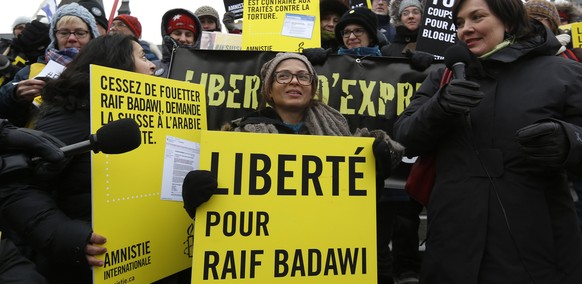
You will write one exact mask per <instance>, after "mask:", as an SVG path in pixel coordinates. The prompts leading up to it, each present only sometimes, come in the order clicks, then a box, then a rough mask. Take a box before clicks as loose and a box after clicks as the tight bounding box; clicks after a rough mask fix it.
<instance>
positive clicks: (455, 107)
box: [438, 79, 485, 114]
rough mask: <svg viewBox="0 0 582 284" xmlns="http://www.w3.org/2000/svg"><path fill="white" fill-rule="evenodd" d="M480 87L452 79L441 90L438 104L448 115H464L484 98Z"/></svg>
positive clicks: (473, 83)
mask: <svg viewBox="0 0 582 284" xmlns="http://www.w3.org/2000/svg"><path fill="white" fill-rule="evenodd" d="M480 88H481V86H479V84H477V83H475V82H471V81H468V80H464V79H453V80H452V81H451V82H450V83H449V84H448V85H446V86H445V87H444V89H443V90H441V93H440V95H439V97H438V102H439V104H440V105H441V107H442V108H443V110H444V111H445V112H447V113H449V114H465V113H468V112H469V111H470V110H471V109H472V108H474V107H475V106H477V105H478V104H479V103H480V102H481V100H482V99H483V98H484V97H485V95H484V94H483V92H481V90H480Z"/></svg>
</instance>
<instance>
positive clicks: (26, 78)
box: [0, 3, 99, 126]
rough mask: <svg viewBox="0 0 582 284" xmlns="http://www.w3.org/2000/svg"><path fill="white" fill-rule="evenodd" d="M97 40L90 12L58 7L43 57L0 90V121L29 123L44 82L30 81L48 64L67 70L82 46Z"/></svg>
mask: <svg viewBox="0 0 582 284" xmlns="http://www.w3.org/2000/svg"><path fill="white" fill-rule="evenodd" d="M98 36H99V31H98V30H97V24H96V22H95V18H94V16H93V14H91V12H89V11H88V10H87V9H85V8H84V7H83V6H80V5H79V4H77V3H71V4H68V5H63V6H61V7H60V8H59V9H58V10H57V11H56V12H55V14H54V16H53V18H52V20H51V25H50V30H49V37H50V39H51V43H50V44H49V45H48V47H47V48H46V52H45V55H44V57H41V58H39V59H38V61H37V63H34V64H32V65H31V66H25V67H24V68H22V69H21V70H20V71H19V72H18V73H16V75H15V76H14V79H13V80H12V82H9V83H7V84H6V85H4V86H2V88H0V117H3V118H6V119H8V120H10V122H12V123H13V124H15V125H17V126H25V125H27V123H28V124H29V125H30V124H31V123H33V121H32V117H33V116H34V113H36V110H37V106H36V105H38V104H40V101H39V100H38V99H36V101H35V103H34V104H33V100H35V98H37V97H39V96H40V93H41V90H42V88H43V87H44V86H45V81H44V80H42V79H41V78H36V79H35V78H34V77H35V76H36V75H37V74H38V73H39V72H40V71H41V70H42V68H44V66H45V65H46V63H48V62H49V61H51V60H52V61H54V62H56V63H58V64H60V65H63V66H67V64H69V62H71V60H73V58H75V56H76V55H77V53H79V50H80V49H81V48H82V47H83V46H85V45H86V44H87V43H88V42H89V41H90V40H91V39H94V38H96V37H98Z"/></svg>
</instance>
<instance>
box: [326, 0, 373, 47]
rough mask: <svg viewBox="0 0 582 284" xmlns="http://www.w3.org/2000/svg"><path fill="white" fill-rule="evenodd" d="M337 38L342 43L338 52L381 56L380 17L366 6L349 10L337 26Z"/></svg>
mask: <svg viewBox="0 0 582 284" xmlns="http://www.w3.org/2000/svg"><path fill="white" fill-rule="evenodd" d="M335 38H336V41H337V42H338V43H340V48H339V49H338V51H337V53H338V54H340V55H341V54H349V55H356V56H366V55H370V56H381V55H382V54H381V52H380V47H379V39H378V19H377V18H376V15H375V14H374V12H372V11H371V10H370V9H368V8H365V7H357V8H354V9H351V10H349V11H347V12H346V13H345V14H343V16H342V17H341V18H340V20H339V22H338V23H337V25H336V26H335Z"/></svg>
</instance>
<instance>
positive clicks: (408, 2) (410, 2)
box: [398, 0, 422, 16]
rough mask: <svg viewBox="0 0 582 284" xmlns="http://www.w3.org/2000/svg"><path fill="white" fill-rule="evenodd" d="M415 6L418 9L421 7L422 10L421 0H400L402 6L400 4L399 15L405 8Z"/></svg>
mask: <svg viewBox="0 0 582 284" xmlns="http://www.w3.org/2000/svg"><path fill="white" fill-rule="evenodd" d="M410 6H413V7H416V8H418V9H420V11H422V5H421V4H420V1H418V0H402V2H400V6H398V16H400V15H402V11H404V9H406V8H408V7H410Z"/></svg>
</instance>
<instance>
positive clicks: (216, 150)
mask: <svg viewBox="0 0 582 284" xmlns="http://www.w3.org/2000/svg"><path fill="white" fill-rule="evenodd" d="M372 142H373V139H371V138H356V137H332V136H311V135H286V134H257V133H238V132H221V131H207V132H206V131H205V132H203V133H202V138H201V145H200V147H201V153H200V155H201V156H200V167H201V168H202V169H212V171H213V172H215V173H216V174H217V177H218V187H219V188H218V190H217V192H216V193H215V194H214V195H213V196H212V198H210V200H209V201H208V202H206V203H204V204H202V205H201V206H200V207H199V208H198V209H197V211H196V220H195V231H194V259H193V261H194V262H193V263H194V264H193V266H192V283H206V282H216V281H217V280H220V281H219V282H224V283H234V282H230V281H232V280H235V279H236V283H302V284H306V283H318V284H322V283H376V281H377V275H376V271H377V268H376V258H377V256H376V217H375V208H376V206H375V201H376V197H375V194H376V193H375V192H376V189H375V182H374V180H375V171H374V156H373V153H372Z"/></svg>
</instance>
